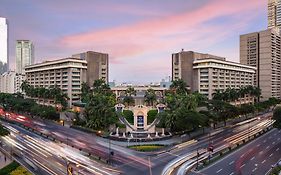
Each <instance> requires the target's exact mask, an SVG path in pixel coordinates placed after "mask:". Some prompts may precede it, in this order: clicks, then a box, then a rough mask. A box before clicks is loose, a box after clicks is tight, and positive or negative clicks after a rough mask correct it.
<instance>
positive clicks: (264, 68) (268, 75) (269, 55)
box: [240, 28, 281, 100]
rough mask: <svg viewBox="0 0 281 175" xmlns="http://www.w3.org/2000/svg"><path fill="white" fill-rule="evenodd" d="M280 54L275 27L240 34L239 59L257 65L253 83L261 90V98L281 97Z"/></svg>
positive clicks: (278, 38) (277, 33)
mask: <svg viewBox="0 0 281 175" xmlns="http://www.w3.org/2000/svg"><path fill="white" fill-rule="evenodd" d="M280 54H281V52H280V35H279V31H278V29H277V28H273V29H267V30H264V31H260V32H255V33H249V34H245V35H241V36H240V61H241V63H244V64H247V65H251V66H256V67H257V74H256V76H255V77H256V78H255V81H256V82H255V84H256V85H257V86H259V87H260V88H261V90H262V98H261V100H267V99H268V98H270V97H276V98H280V97H281V94H280V92H281V89H280V88H281V85H280V82H281V77H280V70H281V69H280V59H281V55H280Z"/></svg>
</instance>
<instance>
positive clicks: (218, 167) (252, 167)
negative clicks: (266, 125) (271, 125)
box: [200, 129, 281, 175]
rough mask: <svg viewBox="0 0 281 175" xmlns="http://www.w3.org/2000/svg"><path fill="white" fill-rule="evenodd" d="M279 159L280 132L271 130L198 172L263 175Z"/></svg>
mask: <svg viewBox="0 0 281 175" xmlns="http://www.w3.org/2000/svg"><path fill="white" fill-rule="evenodd" d="M280 158H281V131H278V130H277V129H272V130H271V131H269V132H268V133H266V134H264V135H262V136H261V137H259V138H257V139H255V140H253V141H251V142H250V143H248V144H247V145H245V146H243V147H241V148H240V149H238V150H237V151H235V152H233V153H231V154H229V155H228V156H226V157H224V158H223V159H221V160H219V161H218V162H216V163H214V164H213V165H211V166H209V167H207V168H206V169H203V170H202V171H200V174H206V175H244V174H245V175H265V174H266V173H267V172H268V171H269V170H270V168H271V165H273V164H275V163H276V162H277V161H278V160H279V159H280Z"/></svg>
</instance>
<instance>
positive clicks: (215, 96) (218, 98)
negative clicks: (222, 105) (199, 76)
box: [212, 89, 223, 100]
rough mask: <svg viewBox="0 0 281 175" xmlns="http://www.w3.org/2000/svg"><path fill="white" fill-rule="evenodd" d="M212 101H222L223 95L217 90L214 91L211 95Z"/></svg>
mask: <svg viewBox="0 0 281 175" xmlns="http://www.w3.org/2000/svg"><path fill="white" fill-rule="evenodd" d="M212 95H213V99H214V100H222V99H223V94H222V92H221V91H220V90H219V89H216V90H215V92H214V93H213V94H212Z"/></svg>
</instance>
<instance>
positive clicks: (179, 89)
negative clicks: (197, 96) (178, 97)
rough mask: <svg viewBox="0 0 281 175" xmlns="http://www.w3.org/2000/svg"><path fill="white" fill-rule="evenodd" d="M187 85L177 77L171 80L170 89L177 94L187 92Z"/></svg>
mask: <svg viewBox="0 0 281 175" xmlns="http://www.w3.org/2000/svg"><path fill="white" fill-rule="evenodd" d="M187 87H188V86H187V84H186V83H185V82H184V81H183V80H182V79H178V80H174V81H173V82H172V85H171V86H170V89H171V90H172V91H174V92H175V93H177V94H188V89H187Z"/></svg>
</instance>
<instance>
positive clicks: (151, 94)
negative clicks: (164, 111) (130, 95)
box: [144, 88, 156, 106]
mask: <svg viewBox="0 0 281 175" xmlns="http://www.w3.org/2000/svg"><path fill="white" fill-rule="evenodd" d="M144 101H145V102H146V103H147V104H148V105H149V106H153V104H154V102H155V101H156V94H155V91H154V90H153V89H151V88H150V89H148V90H147V91H146V92H145V95H144Z"/></svg>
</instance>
